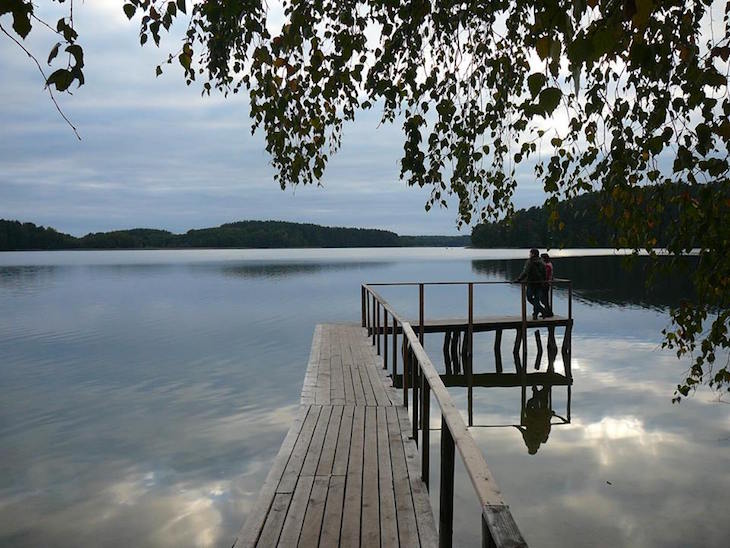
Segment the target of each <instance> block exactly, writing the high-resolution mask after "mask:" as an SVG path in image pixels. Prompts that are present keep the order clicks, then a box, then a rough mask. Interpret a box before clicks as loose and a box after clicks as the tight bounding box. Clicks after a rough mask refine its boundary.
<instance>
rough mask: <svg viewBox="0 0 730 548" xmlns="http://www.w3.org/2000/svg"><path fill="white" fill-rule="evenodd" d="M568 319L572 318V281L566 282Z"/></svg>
mask: <svg viewBox="0 0 730 548" xmlns="http://www.w3.org/2000/svg"><path fill="white" fill-rule="evenodd" d="M568 319H569V320H572V319H573V282H572V281H570V282H568Z"/></svg>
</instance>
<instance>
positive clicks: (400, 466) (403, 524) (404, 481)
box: [385, 407, 418, 547]
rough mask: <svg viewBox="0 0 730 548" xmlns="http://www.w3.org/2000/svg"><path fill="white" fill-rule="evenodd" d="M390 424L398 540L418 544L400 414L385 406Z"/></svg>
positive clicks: (403, 543)
mask: <svg viewBox="0 0 730 548" xmlns="http://www.w3.org/2000/svg"><path fill="white" fill-rule="evenodd" d="M385 416H386V422H387V426H388V446H389V449H390V462H391V470H392V474H393V492H394V496H395V511H396V519H397V523H398V540H399V542H400V545H401V546H404V547H405V546H415V545H417V544H418V527H417V526H416V514H415V511H414V509H413V498H412V496H411V485H410V481H409V479H408V468H407V465H406V457H405V453H404V452H403V439H402V437H401V430H400V426H399V424H398V415H397V411H396V410H395V408H394V407H387V408H385Z"/></svg>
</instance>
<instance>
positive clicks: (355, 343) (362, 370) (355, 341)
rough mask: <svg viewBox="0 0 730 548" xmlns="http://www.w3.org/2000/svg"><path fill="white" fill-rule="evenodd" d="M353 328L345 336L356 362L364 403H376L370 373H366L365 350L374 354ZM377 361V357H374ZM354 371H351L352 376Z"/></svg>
mask: <svg viewBox="0 0 730 548" xmlns="http://www.w3.org/2000/svg"><path fill="white" fill-rule="evenodd" d="M353 331H354V330H350V332H349V333H348V336H347V340H348V342H349V346H350V349H351V350H352V359H353V360H354V362H355V364H356V370H357V374H358V375H359V377H360V384H361V386H362V390H363V394H364V398H365V403H366V405H377V399H376V398H375V392H374V391H373V387H372V383H371V382H370V375H369V374H368V365H367V355H366V352H365V351H366V350H368V351H370V352H371V353H373V355H374V351H373V350H372V348H367V346H366V345H365V344H363V341H361V340H360V337H358V336H357V333H356V332H353ZM375 359H376V361H377V357H376V358H375ZM354 376H355V371H353V378H354Z"/></svg>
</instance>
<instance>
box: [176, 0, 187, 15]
mask: <svg viewBox="0 0 730 548" xmlns="http://www.w3.org/2000/svg"><path fill="white" fill-rule="evenodd" d="M177 9H179V10H180V11H181V12H183V13H185V14H187V11H185V0H177Z"/></svg>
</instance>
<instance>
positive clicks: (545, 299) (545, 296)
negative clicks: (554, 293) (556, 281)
mask: <svg viewBox="0 0 730 548" xmlns="http://www.w3.org/2000/svg"><path fill="white" fill-rule="evenodd" d="M540 293H541V295H540V296H541V298H542V309H543V314H545V317H550V316H552V315H553V311H552V309H551V308H550V286H549V285H546V286H544V287H543V288H542V291H541V292H540Z"/></svg>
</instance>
